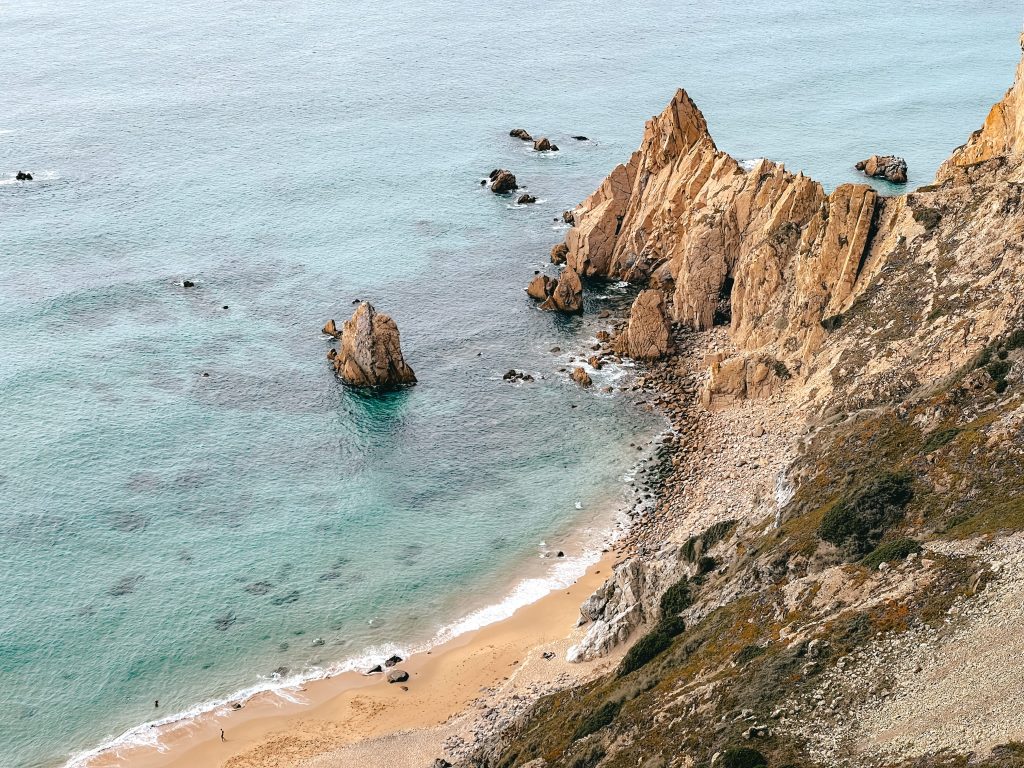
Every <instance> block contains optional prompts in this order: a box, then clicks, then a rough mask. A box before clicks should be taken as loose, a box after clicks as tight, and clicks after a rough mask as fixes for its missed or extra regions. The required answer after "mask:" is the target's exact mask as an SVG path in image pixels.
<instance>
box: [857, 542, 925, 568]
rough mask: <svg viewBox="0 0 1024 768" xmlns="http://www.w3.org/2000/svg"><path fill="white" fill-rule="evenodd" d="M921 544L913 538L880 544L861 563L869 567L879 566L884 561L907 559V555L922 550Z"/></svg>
mask: <svg viewBox="0 0 1024 768" xmlns="http://www.w3.org/2000/svg"><path fill="white" fill-rule="evenodd" d="M920 551H921V545H920V544H919V543H918V542H916V541H914V540H913V539H896V540H894V541H887V542H886V543H884V544H879V545H878V546H877V547H875V549H874V550H873V551H872V552H871V554H869V555H866V556H865V557H864V559H863V560H861V563H862V564H863V565H866V566H867V567H868V568H877V567H878V566H879V565H881V564H882V563H892V562H895V561H897V560H905V559H906V558H907V555H910V554H913V553H914V552H920Z"/></svg>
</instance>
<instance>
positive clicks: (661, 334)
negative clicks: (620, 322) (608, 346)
mask: <svg viewBox="0 0 1024 768" xmlns="http://www.w3.org/2000/svg"><path fill="white" fill-rule="evenodd" d="M665 310H666V306H665V296H664V295H663V294H662V292H661V291H659V290H656V289H654V288H648V289H647V290H644V291H640V293H639V295H638V296H637V297H636V300H634V301H633V306H632V307H631V308H630V310H629V322H628V324H627V325H626V328H625V330H623V332H622V334H621V335H620V336H619V337H618V338H617V339H616V340H615V351H616V352H617V353H618V354H620V355H626V356H628V357H632V358H636V359H638V360H657V359H658V358H660V357H664V356H665V355H667V354H668V353H669V352H670V351H671V350H672V326H671V324H670V323H669V319H668V314H667V313H666V311H665Z"/></svg>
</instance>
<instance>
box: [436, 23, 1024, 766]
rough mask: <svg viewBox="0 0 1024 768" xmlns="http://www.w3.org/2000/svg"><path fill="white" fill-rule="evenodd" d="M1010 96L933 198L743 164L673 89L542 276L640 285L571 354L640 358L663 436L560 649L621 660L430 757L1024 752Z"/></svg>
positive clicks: (1023, 518) (1019, 351)
mask: <svg viewBox="0 0 1024 768" xmlns="http://www.w3.org/2000/svg"><path fill="white" fill-rule="evenodd" d="M1022 46H1024V39H1022ZM1022 101H1024V62H1022V64H1021V65H1020V67H1018V71H1017V78H1016V81H1015V83H1014V85H1013V87H1012V88H1011V89H1010V91H1009V92H1008V93H1007V94H1006V96H1005V97H1004V98H1003V99H1002V101H1000V102H999V103H998V104H997V105H996V106H994V107H993V108H992V110H991V112H990V113H989V116H988V118H987V119H986V120H985V123H984V126H983V127H982V128H981V129H980V130H979V131H977V132H975V133H974V134H973V135H972V136H971V137H969V139H968V141H967V142H966V143H965V144H964V145H963V146H962V147H959V148H957V149H956V150H955V151H954V152H953V154H952V156H951V157H950V159H949V160H947V161H946V162H945V163H944V164H943V165H942V166H941V167H940V169H939V170H938V172H937V174H936V178H935V181H934V183H932V184H929V185H927V186H924V187H921V188H919V189H917V190H915V191H913V192H911V193H909V194H907V195H903V196H899V197H883V196H881V195H879V194H878V193H877V192H876V191H875V190H874V189H872V188H871V187H869V186H867V185H862V184H844V185H841V186H839V187H837V188H836V189H834V190H832V191H831V192H827V191H826V190H825V189H824V188H823V187H822V185H821V184H819V183H817V182H816V181H814V180H813V179H810V178H808V177H806V176H804V175H803V174H800V173H797V174H794V173H791V172H789V171H788V170H786V169H785V168H784V167H783V166H781V165H779V164H777V163H773V162H771V161H768V160H762V161H759V162H758V163H757V164H755V165H754V166H753V167H752V168H749V169H748V168H744V167H743V166H742V165H741V164H740V163H739V162H738V161H736V160H735V159H734V158H732V157H731V156H729V155H728V154H726V153H724V152H722V151H720V150H719V149H718V148H717V147H716V146H715V143H714V141H713V139H712V138H711V136H710V133H709V130H708V127H707V124H706V122H705V119H704V117H703V115H702V114H701V113H700V111H699V110H698V109H697V107H696V105H695V104H694V103H693V102H692V100H691V99H690V98H689V97H688V96H687V95H686V93H685V92H684V91H682V90H680V91H678V92H677V93H676V94H675V96H674V97H673V98H672V100H671V102H670V103H669V105H668V107H667V108H666V109H665V111H664V112H662V114H660V115H658V116H657V117H654V118H653V119H652V120H650V121H649V122H648V123H647V126H646V128H645V130H644V136H643V140H642V142H641V145H640V148H639V149H638V150H637V151H636V152H634V153H633V155H632V156H631V157H630V158H629V159H628V161H627V162H625V163H623V164H622V165H619V166H617V167H616V168H615V169H613V171H612V172H611V174H609V176H608V178H607V179H605V181H604V182H603V183H602V184H601V185H600V187H599V188H598V189H597V190H596V191H595V192H594V193H593V194H592V195H591V196H590V197H588V198H587V199H586V200H584V201H583V202H582V203H581V204H580V205H579V206H577V207H576V208H575V209H574V210H573V211H571V212H567V215H566V221H567V222H570V223H572V224H573V226H572V228H571V229H569V231H568V234H567V236H566V238H565V242H564V243H563V244H560V245H558V246H556V247H555V248H554V249H553V250H552V254H551V260H552V262H553V263H555V264H561V263H564V264H565V266H564V268H563V271H562V273H561V275H559V276H558V278H557V283H558V285H561V283H562V282H563V281H565V280H566V276H567V274H568V275H569V277H570V279H573V285H574V286H575V282H576V281H577V280H580V283H581V285H583V284H584V283H585V282H586V281H587V280H588V279H591V280H602V279H609V280H626V281H629V282H630V283H633V284H635V285H637V286H638V287H640V288H641V289H642V290H641V292H640V293H639V294H638V296H637V298H636V300H635V302H634V304H633V307H632V308H631V310H630V312H629V315H628V317H626V318H622V319H616V318H608V323H607V328H606V329H605V330H603V331H601V333H602V334H604V338H603V339H602V337H601V336H599V337H598V338H599V340H600V345H599V346H600V349H599V350H598V353H597V354H596V355H595V356H594V358H595V359H596V361H597V362H600V360H601V358H602V357H606V358H607V357H613V356H626V357H631V358H634V359H636V360H639V361H643V363H642V372H641V373H640V374H639V376H638V377H637V379H636V380H635V382H634V383H633V385H632V387H631V388H632V389H634V390H635V391H636V394H637V395H638V396H639V397H641V398H642V399H643V400H645V401H646V403H647V404H648V405H649V407H652V408H656V409H658V410H660V411H661V412H663V413H664V414H665V415H666V416H667V417H668V418H669V420H670V422H671V425H672V428H671V430H670V432H669V433H668V434H667V436H666V437H665V438H664V440H663V441H662V443H661V445H659V446H658V447H657V450H656V453H655V456H654V458H653V461H652V463H651V465H650V471H651V473H652V475H653V476H654V477H656V478H657V479H658V493H657V494H656V496H654V497H653V498H650V499H647V498H644V500H643V503H638V504H637V506H636V507H635V508H634V509H632V510H631V511H630V516H631V517H632V526H631V528H630V530H629V533H628V535H627V537H626V538H625V539H624V540H623V541H622V542H620V543H619V545H618V546H617V549H616V563H615V566H614V569H613V573H612V575H611V577H610V578H609V579H608V580H607V581H606V582H605V583H604V584H603V585H602V586H601V587H599V588H598V589H597V590H596V591H595V593H594V594H593V596H591V597H590V598H589V599H588V600H587V601H586V602H585V603H584V605H583V606H582V609H581V614H580V621H579V623H580V628H579V630H578V631H579V632H580V634H579V636H578V638H577V640H576V642H575V643H574V644H573V646H572V647H571V648H569V649H568V651H567V657H568V658H569V659H570V660H579V661H586V660H590V659H596V658H605V657H607V656H608V654H615V653H620V654H621V653H622V651H623V649H626V650H625V655H624V656H623V657H622V660H621V661H620V662H617V663H616V667H615V669H614V671H610V672H604V673H602V674H599V675H597V676H595V677H592V678H590V679H587V680H585V681H583V682H582V683H576V684H574V685H572V686H569V687H565V688H558V687H557V686H553V687H548V688H544V689H543V690H539V691H537V692H536V695H535V696H534V698H533V700H532V702H523V701H517V703H516V705H515V707H514V708H513V710H512V711H511V712H510V714H508V716H502V715H500V714H499V716H497V717H492V718H490V724H488V723H486V722H484V723H482V724H481V725H480V727H479V728H477V729H476V730H475V731H474V734H475V736H474V740H472V741H471V742H460V743H458V744H450V745H449V750H448V752H449V754H447V755H446V756H445V758H444V760H445V761H450V762H452V763H454V764H455V765H457V766H474V767H475V768H498V767H499V766H500V767H501V768H514V767H515V766H529V768H548V767H551V768H554V767H555V766H566V767H568V766H571V767H572V768H596V767H598V766H607V767H608V768H613V767H619V766H644V767H645V768H672V767H675V766H687V767H690V766H713V765H721V766H723V767H724V768H741V767H744V768H756V766H759V765H766V766H770V767H771V768H775V767H776V766H784V765H790V766H882V765H885V766H951V767H952V766H964V765H967V764H971V765H980V766H986V767H987V766H993V767H994V766H1016V765H1019V764H1021V762H1022V761H1024V747H1022V746H1021V744H1020V742H1021V741H1022V740H1024V723H1022V721H1021V720H1020V718H1019V716H1018V715H1017V713H1018V712H1019V711H1020V708H1021V706H1022V705H1024V694H1022V693H1021V692H1020V690H1019V686H1015V685H1012V684H1008V682H1007V681H1012V680H1016V679H1018V678H1019V674H1020V661H1019V659H1020V655H1019V652H1020V651H1021V650H1024V644H1022V641H1021V640H1020V639H1019V638H1020V637H1024V608H1022V605H1021V602H1020V600H1019V595H1020V592H1021V590H1022V589H1024V586H1022V585H1024V582H1022V580H1021V574H1022V573H1024V570H1022V569H1024V565H1022V563H1024V556H1022V554H1021V552H1022V549H1021V547H1020V542H1021V536H1022V535H1024V482H1022V479H1024V302H1022V300H1021V295H1022V288H1024V194H1022V193H1024V103H1022ZM581 278H582V280H581ZM555 281H556V279H554V278H550V277H547V276H538V277H537V278H535V280H534V283H533V284H531V290H530V293H531V295H532V296H533V297H534V298H536V299H537V300H538V301H544V302H548V301H551V298H552V296H553V293H554V289H552V287H551V286H552V284H553V283H555ZM574 293H575V292H574ZM580 370H582V369H580ZM583 373H585V371H583ZM576 375H577V374H576V372H575V371H574V372H573V376H574V378H575V377H576ZM951 675H952V676H951ZM499 708H500V705H495V707H494V708H493V709H492V711H494V710H497V709H499Z"/></svg>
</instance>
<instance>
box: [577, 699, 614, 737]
mask: <svg viewBox="0 0 1024 768" xmlns="http://www.w3.org/2000/svg"><path fill="white" fill-rule="evenodd" d="M620 709H622V702H621V701H607V702H605V703H604V704H602V705H601V706H600V707H599V708H598V709H596V710H594V711H593V712H591V713H589V714H588V715H587V716H586V717H584V718H583V720H582V722H580V724H579V726H578V727H577V728H576V732H575V733H573V735H572V740H573V741H576V740H577V739H582V738H583V737H584V736H589V735H590V734H592V733H594V732H595V731H599V730H601V729H602V728H604V727H605V726H606V725H611V722H612V721H613V720H614V719H615V716H616V715H617V714H619V710H620Z"/></svg>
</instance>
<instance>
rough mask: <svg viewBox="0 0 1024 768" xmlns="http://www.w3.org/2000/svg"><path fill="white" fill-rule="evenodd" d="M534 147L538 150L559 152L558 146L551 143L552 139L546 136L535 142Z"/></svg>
mask: <svg viewBox="0 0 1024 768" xmlns="http://www.w3.org/2000/svg"><path fill="white" fill-rule="evenodd" d="M533 148H534V149H535V150H537V151H538V152H557V151H558V147H556V146H555V145H554V144H552V143H551V141H550V140H549V139H547V138H545V137H543V136H542V137H541V138H539V139H537V140H536V141H534V142H533Z"/></svg>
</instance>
